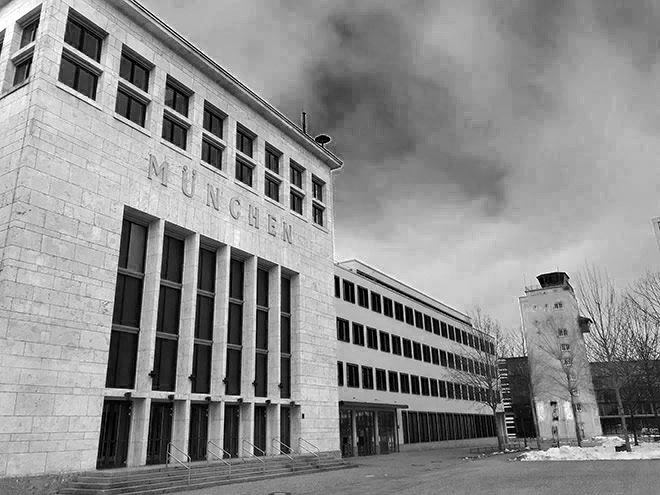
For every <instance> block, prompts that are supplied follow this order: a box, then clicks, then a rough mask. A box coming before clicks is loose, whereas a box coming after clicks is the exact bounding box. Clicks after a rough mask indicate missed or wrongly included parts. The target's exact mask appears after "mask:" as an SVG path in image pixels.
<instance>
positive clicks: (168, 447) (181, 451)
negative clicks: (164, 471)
mask: <svg viewBox="0 0 660 495" xmlns="http://www.w3.org/2000/svg"><path fill="white" fill-rule="evenodd" d="M171 448H173V449H174V450H176V451H177V452H180V453H181V454H183V455H185V456H186V458H187V460H188V462H191V461H192V459H191V458H190V456H189V455H188V454H186V453H185V452H184V451H183V450H181V449H180V448H179V447H177V446H176V445H174V444H173V443H172V442H170V443H168V444H167V464H165V467H168V466H169V464H170V459H174V460H175V461H176V462H178V463H179V464H181V465H182V466H183V467H184V468H186V469H187V470H188V484H190V473H191V471H192V470H191V469H190V466H186V464H185V463H184V462H183V461H181V460H179V459H177V458H176V457H175V456H174V454H172V452H171V451H170V449H171Z"/></svg>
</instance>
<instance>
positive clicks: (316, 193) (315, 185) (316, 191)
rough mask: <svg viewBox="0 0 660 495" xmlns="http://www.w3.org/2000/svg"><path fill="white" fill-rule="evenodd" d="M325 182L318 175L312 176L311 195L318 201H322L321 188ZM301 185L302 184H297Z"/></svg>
mask: <svg viewBox="0 0 660 495" xmlns="http://www.w3.org/2000/svg"><path fill="white" fill-rule="evenodd" d="M324 186H325V183H324V182H323V181H322V180H321V179H319V178H318V177H315V176H312V197H313V198H314V199H315V200H317V201H320V202H323V188H324ZM299 187H302V186H299Z"/></svg>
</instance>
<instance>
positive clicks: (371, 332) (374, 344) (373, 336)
mask: <svg viewBox="0 0 660 495" xmlns="http://www.w3.org/2000/svg"><path fill="white" fill-rule="evenodd" d="M367 347H368V348H369V349H378V331H377V330H376V329H375V328H371V327H367Z"/></svg>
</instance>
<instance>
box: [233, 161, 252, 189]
mask: <svg viewBox="0 0 660 495" xmlns="http://www.w3.org/2000/svg"><path fill="white" fill-rule="evenodd" d="M253 171H254V170H253V169H252V165H250V164H249V163H248V162H246V161H244V160H241V159H236V179H237V180H238V181H240V182H242V183H243V184H245V185H247V186H250V187H252V172H253Z"/></svg>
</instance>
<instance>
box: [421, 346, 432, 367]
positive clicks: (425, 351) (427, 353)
mask: <svg viewBox="0 0 660 495" xmlns="http://www.w3.org/2000/svg"><path fill="white" fill-rule="evenodd" d="M422 359H423V360H424V362H425V363H430V362H431V348H430V347H429V346H427V345H424V346H422Z"/></svg>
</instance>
